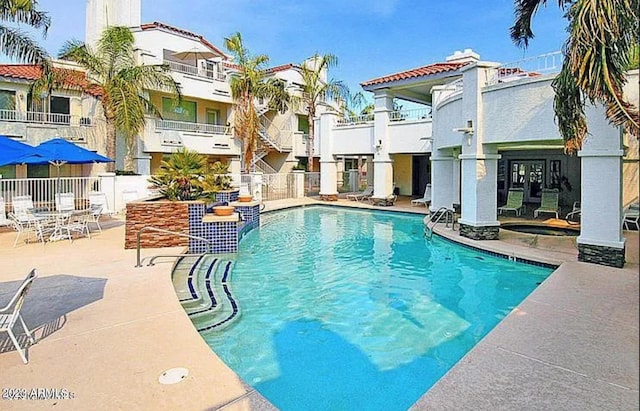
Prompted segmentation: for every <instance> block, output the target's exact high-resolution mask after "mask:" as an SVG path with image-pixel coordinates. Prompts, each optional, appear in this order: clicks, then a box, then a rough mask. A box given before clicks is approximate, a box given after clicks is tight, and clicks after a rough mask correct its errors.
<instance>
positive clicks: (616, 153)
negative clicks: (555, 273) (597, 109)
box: [577, 116, 625, 267]
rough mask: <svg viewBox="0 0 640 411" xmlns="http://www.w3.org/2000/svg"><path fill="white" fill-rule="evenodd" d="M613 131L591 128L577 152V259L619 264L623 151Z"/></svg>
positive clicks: (621, 257)
mask: <svg viewBox="0 0 640 411" xmlns="http://www.w3.org/2000/svg"><path fill="white" fill-rule="evenodd" d="M593 117H595V116H593ZM596 118H597V117H596ZM602 118H604V116H602ZM591 130H592V127H591V124H589V131H591ZM605 130H606V129H605ZM594 131H595V130H594ZM615 133H619V131H618V130H611V131H610V132H609V133H606V132H604V133H598V132H594V134H592V135H591V136H589V137H588V139H587V141H586V142H585V143H584V145H583V147H582V150H581V151H579V152H578V156H580V158H581V179H582V181H581V197H580V203H581V218H580V224H581V226H580V236H579V237H578V239H577V242H578V261H585V262H589V263H596V264H602V265H608V266H613V267H623V266H624V263H625V258H624V254H625V238H624V237H623V235H622V217H623V216H622V156H623V154H624V151H623V150H622V141H621V140H622V139H621V138H620V136H619V134H618V136H616V135H615Z"/></svg>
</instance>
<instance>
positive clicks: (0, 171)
mask: <svg viewBox="0 0 640 411" xmlns="http://www.w3.org/2000/svg"><path fill="white" fill-rule="evenodd" d="M0 178H16V166H2V167H0Z"/></svg>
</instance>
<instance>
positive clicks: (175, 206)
mask: <svg viewBox="0 0 640 411" xmlns="http://www.w3.org/2000/svg"><path fill="white" fill-rule="evenodd" d="M192 203H196V202H195V201H168V200H159V201H139V202H138V201H133V202H129V203H127V218H126V225H125V238H124V248H136V242H137V235H138V231H140V229H141V228H142V227H146V226H153V227H156V228H161V229H164V230H169V231H177V232H180V233H184V234H189V204H192ZM188 245H189V240H188V238H186V237H180V236H176V235H173V234H165V233H159V232H155V231H147V232H144V233H142V237H141V238H140V246H141V247H142V248H156V247H178V246H184V247H186V246H188Z"/></svg>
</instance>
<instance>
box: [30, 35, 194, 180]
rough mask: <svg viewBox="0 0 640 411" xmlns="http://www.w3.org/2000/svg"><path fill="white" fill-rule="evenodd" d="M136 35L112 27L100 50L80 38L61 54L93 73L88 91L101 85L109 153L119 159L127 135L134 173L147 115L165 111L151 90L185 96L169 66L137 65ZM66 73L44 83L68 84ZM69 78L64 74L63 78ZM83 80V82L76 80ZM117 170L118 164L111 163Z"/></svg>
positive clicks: (128, 159) (128, 161) (100, 42)
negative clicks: (120, 145) (119, 137)
mask: <svg viewBox="0 0 640 411" xmlns="http://www.w3.org/2000/svg"><path fill="white" fill-rule="evenodd" d="M133 45H134V38H133V34H131V31H130V30H129V29H128V28H127V27H121V26H110V27H107V28H106V29H105V30H104V31H103V32H102V35H101V37H100V39H99V40H98V43H97V47H96V49H95V50H93V49H92V48H91V46H89V45H86V44H83V43H81V42H79V41H76V40H72V41H68V42H67V43H66V44H65V45H64V46H63V47H62V50H61V51H60V57H61V58H65V59H69V60H73V61H75V62H77V63H78V64H79V65H80V66H82V67H83V68H84V69H86V71H87V77H88V80H89V82H88V83H87V85H86V86H84V87H85V88H86V89H89V88H95V87H99V89H100V94H101V96H100V103H101V105H102V110H103V112H104V116H105V121H106V132H107V141H106V153H107V157H110V158H115V157H116V135H117V133H121V134H122V135H123V136H124V138H125V141H126V145H127V154H126V156H125V163H124V169H125V170H126V171H133V170H134V164H133V149H134V146H135V137H136V136H137V135H138V134H139V133H141V132H142V131H143V130H144V126H145V114H147V113H151V114H153V115H154V116H156V117H160V118H162V115H161V112H160V110H159V109H158V108H157V107H156V106H155V105H154V104H153V103H152V102H151V100H150V99H149V97H148V95H147V94H146V93H147V92H148V91H149V90H160V91H164V92H167V93H169V94H171V95H172V96H173V97H175V98H176V99H177V100H178V101H179V100H180V99H181V98H182V96H181V93H180V87H179V85H178V83H176V82H175V80H174V79H173V78H172V77H171V74H170V70H169V66H168V65H164V64H163V65H159V64H154V65H137V64H136V62H135V58H134V54H133ZM64 73H65V71H61V70H56V71H55V75H54V76H53V77H54V78H53V80H52V79H48V80H47V79H45V80H43V82H42V84H41V85H42V86H44V87H51V86H52V83H53V84H55V85H56V86H58V87H63V86H64V84H65V83H70V82H69V81H66V82H65V79H64ZM60 77H63V78H60ZM76 84H77V82H76ZM110 164H111V167H109V170H110V171H113V167H114V165H113V163H110Z"/></svg>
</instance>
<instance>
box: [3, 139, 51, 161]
mask: <svg viewBox="0 0 640 411" xmlns="http://www.w3.org/2000/svg"><path fill="white" fill-rule="evenodd" d="M25 156H32V159H33V161H37V160H41V161H42V160H44V156H43V155H42V154H40V151H39V150H38V149H37V148H35V147H33V146H30V145H28V144H24V143H21V142H19V141H16V140H14V139H12V138H9V137H7V136H0V166H6V165H11V164H22V163H21V162H20V161H19V160H20V159H21V158H23V157H25ZM45 164H46V162H45Z"/></svg>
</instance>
